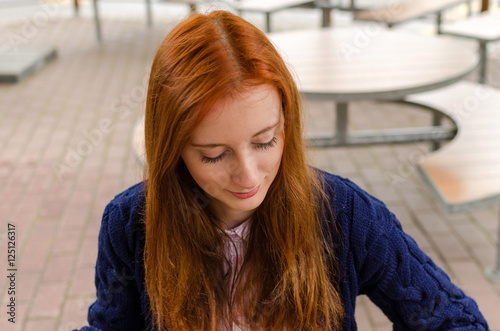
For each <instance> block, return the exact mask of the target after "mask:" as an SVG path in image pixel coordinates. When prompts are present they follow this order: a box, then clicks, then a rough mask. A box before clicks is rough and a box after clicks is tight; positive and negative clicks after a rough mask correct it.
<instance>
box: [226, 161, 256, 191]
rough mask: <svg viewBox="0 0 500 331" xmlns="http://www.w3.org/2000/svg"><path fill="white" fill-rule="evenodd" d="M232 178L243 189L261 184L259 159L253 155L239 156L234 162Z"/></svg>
mask: <svg viewBox="0 0 500 331" xmlns="http://www.w3.org/2000/svg"><path fill="white" fill-rule="evenodd" d="M232 167H233V169H232V172H231V173H232V179H233V182H234V183H236V184H237V185H238V186H240V187H241V188H243V189H247V190H250V189H253V188H255V187H256V186H257V185H258V184H259V170H258V167H257V161H256V160H255V158H254V157H252V156H251V155H242V156H239V157H238V158H237V160H236V162H234V163H233V164H232Z"/></svg>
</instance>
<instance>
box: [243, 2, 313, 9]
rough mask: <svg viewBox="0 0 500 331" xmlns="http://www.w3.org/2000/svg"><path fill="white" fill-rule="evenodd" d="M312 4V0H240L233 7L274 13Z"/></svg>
mask: <svg viewBox="0 0 500 331" xmlns="http://www.w3.org/2000/svg"><path fill="white" fill-rule="evenodd" d="M313 3H314V0H252V1H246V0H240V1H238V2H235V3H234V4H233V6H234V7H235V8H237V9H240V10H245V11H257V12H275V11H279V10H283V9H287V8H293V7H298V6H301V5H308V4H313Z"/></svg>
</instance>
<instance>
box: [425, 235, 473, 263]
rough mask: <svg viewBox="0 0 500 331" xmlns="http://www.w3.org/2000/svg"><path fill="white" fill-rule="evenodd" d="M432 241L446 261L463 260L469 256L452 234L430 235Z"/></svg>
mask: <svg viewBox="0 0 500 331" xmlns="http://www.w3.org/2000/svg"><path fill="white" fill-rule="evenodd" d="M432 241H433V242H434V245H435V246H436V247H437V250H438V251H439V253H440V254H441V255H442V256H443V257H444V259H445V260H447V261H455V260H463V259H468V258H469V257H470V255H469V253H468V252H467V251H466V250H465V248H464V247H463V244H462V243H461V242H460V241H459V240H458V239H457V238H456V237H455V236H453V235H450V234H439V235H435V236H432Z"/></svg>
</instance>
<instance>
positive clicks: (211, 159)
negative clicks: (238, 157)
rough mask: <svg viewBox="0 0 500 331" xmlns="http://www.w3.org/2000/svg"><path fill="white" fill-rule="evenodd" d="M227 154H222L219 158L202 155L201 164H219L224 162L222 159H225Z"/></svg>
mask: <svg viewBox="0 0 500 331" xmlns="http://www.w3.org/2000/svg"><path fill="white" fill-rule="evenodd" d="M225 154H226V152H224V153H222V154H220V155H219V156H216V157H208V156H205V155H202V156H201V162H204V163H217V162H219V161H220V160H222V158H223V157H224V155H225Z"/></svg>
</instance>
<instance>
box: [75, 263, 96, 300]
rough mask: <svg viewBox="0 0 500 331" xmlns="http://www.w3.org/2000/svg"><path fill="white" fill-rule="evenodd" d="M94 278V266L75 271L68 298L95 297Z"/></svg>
mask: <svg viewBox="0 0 500 331" xmlns="http://www.w3.org/2000/svg"><path fill="white" fill-rule="evenodd" d="M94 265H95V261H94ZM94 276H95V266H92V267H85V268H82V269H77V270H75V273H74V275H73V278H72V282H71V285H70V288H69V291H68V295H69V296H70V297H85V296H87V297H88V296H94V297H95V293H96V289H95V284H94Z"/></svg>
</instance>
